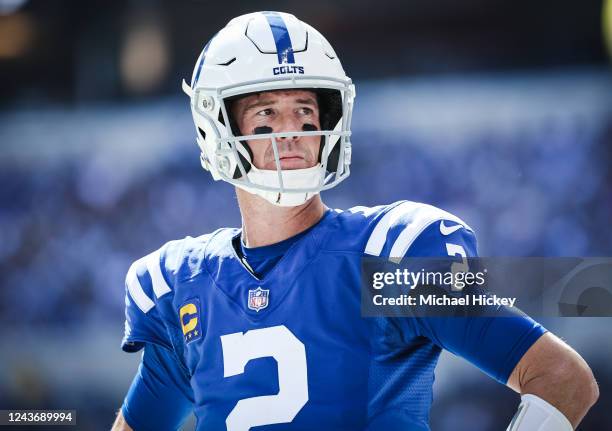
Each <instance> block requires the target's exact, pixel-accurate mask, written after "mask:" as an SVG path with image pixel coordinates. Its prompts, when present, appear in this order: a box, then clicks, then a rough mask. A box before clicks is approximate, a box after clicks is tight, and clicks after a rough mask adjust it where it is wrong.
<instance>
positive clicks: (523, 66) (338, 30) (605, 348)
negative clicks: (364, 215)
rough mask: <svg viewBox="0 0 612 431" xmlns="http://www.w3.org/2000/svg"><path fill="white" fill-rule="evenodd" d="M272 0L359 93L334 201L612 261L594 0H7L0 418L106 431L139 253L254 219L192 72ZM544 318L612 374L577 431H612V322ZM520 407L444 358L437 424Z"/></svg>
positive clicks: (0, 24) (484, 243) (462, 426)
mask: <svg viewBox="0 0 612 431" xmlns="http://www.w3.org/2000/svg"><path fill="white" fill-rule="evenodd" d="M261 9H267V10H275V9H276V10H283V11H288V12H292V13H294V14H296V15H297V16H298V17H300V18H302V19H304V20H305V21H307V22H309V23H310V24H312V25H314V26H315V27H316V28H318V29H319V30H320V31H321V32H322V33H323V34H325V35H326V36H327V38H328V39H329V40H330V42H331V43H332V45H333V46H334V48H335V49H336V51H337V52H338V54H339V56H340V58H341V60H342V61H343V64H344V67H345V69H346V71H347V73H348V74H349V76H351V77H352V78H353V79H354V81H355V82H356V85H357V99H356V108H355V115H354V121H353V124H354V128H353V132H354V135H353V136H354V138H353V145H354V147H353V160H354V161H353V165H352V175H351V178H349V180H347V182H345V183H343V184H342V185H341V186H339V187H337V188H336V189H334V190H332V191H330V192H326V193H325V194H324V198H325V200H326V202H327V203H328V205H330V206H332V207H340V208H346V207H350V206H353V205H357V204H363V205H374V204H380V203H390V202H392V201H395V200H399V199H410V200H417V201H424V202H428V203H432V204H434V205H437V206H440V207H442V208H444V209H447V210H449V211H451V212H454V213H455V214H458V215H459V216H461V217H462V218H464V219H465V220H466V221H467V222H468V223H470V225H471V226H472V227H473V228H475V230H476V232H477V236H478V239H479V249H480V253H481V254H482V255H486V256H611V245H612V229H611V228H610V226H611V222H612V174H611V170H610V167H611V166H612V73H611V70H610V65H609V54H608V52H609V51H610V50H611V49H612V48H611V45H609V44H608V45H606V38H608V40H610V39H612V29H610V28H609V27H608V28H607V29H606V25H605V22H606V20H605V19H604V11H605V10H606V9H605V5H604V4H603V3H602V2H601V1H593V0H588V1H583V2H574V1H570V0H543V1H539V2H527V1H502V0H464V1H461V2H455V1H452V0H438V1H436V2H431V1H424V0H415V1H411V2H393V1H391V0H378V1H376V2H374V1H365V0H352V1H349V0H339V1H334V2H326V1H308V2H303V1H296V0H291V1H282V2H281V1H268V2H260V1H252V2H247V1H242V2H239V1H233V0H227V1H224V2H219V3H215V2H206V1H180V2H176V1H175V2H171V1H169V0H168V1H124V2H112V3H111V2H103V1H88V2H78V1H68V0H56V1H43V0H32V1H25V2H24V1H21V0H2V1H0V94H2V97H1V100H0V184H1V185H0V325H1V326H0V328H1V329H0V365H1V366H0V408H1V409H7V408H22V409H23V408H65V409H69V408H70V409H73V408H76V409H77V410H78V422H79V427H78V428H79V429H83V430H98V429H100V430H102V429H108V428H109V427H110V424H111V423H112V420H113V416H114V411H115V410H116V409H117V408H118V407H119V405H120V403H121V401H122V398H123V395H124V394H125V392H126V390H127V388H128V386H129V384H130V381H131V378H132V376H133V374H134V372H135V370H136V367H137V364H138V361H139V355H128V354H124V353H122V352H121V351H120V349H119V342H120V339H121V336H122V331H123V295H124V293H123V289H124V287H123V278H124V275H125V272H126V270H127V268H128V266H129V264H130V262H131V261H132V260H134V259H135V258H138V257H140V256H142V255H143V254H145V253H147V252H149V251H151V250H153V249H155V248H157V247H158V246H159V245H161V244H162V243H164V242H165V241H167V240H170V239H175V238H180V237H183V236H185V235H198V234H201V233H205V232H208V231H210V230H212V229H215V228H217V227H220V226H224V225H237V224H239V221H240V219H239V215H238V211H237V208H236V203H235V198H234V195H233V191H232V188H231V187H230V186H229V185H227V184H225V183H213V182H212V181H211V180H210V178H209V175H208V174H207V173H205V172H203V171H202V170H201V168H200V166H199V161H198V151H197V147H196V145H195V143H194V139H195V135H194V130H193V126H192V124H191V118H190V112H189V107H188V101H187V99H186V97H184V96H183V94H182V93H181V91H180V85H179V82H180V79H181V78H183V77H185V78H189V77H190V76H191V71H192V67H193V64H194V62H195V59H196V58H197V56H198V54H199V52H200V50H201V48H202V46H203V44H204V42H205V41H207V40H208V39H209V38H210V37H211V36H212V35H213V34H214V33H215V32H216V31H217V30H218V29H219V28H221V27H222V26H223V25H225V23H226V22H227V21H228V20H229V19H230V18H231V17H233V16H235V15H238V14H241V13H245V12H250V11H255V10H261ZM607 10H608V12H607V13H608V15H610V14H612V7H608V9H607ZM307 315H308V310H304V316H305V318H307ZM543 323H544V324H545V325H546V326H547V327H548V328H550V329H551V330H553V331H555V332H556V333H557V334H559V335H560V336H562V337H564V338H565V339H566V340H568V342H570V344H571V345H572V346H574V348H576V349H577V350H578V351H579V352H580V353H581V354H582V355H583V356H584V357H585V358H586V359H587V361H588V362H589V363H590V364H591V366H592V368H593V369H594V372H595V375H596V377H597V378H598V380H599V383H600V388H601V398H600V401H599V403H598V404H597V405H596V407H595V408H594V409H593V410H592V412H591V413H590V414H589V415H588V416H587V418H586V419H585V421H584V423H583V426H582V427H581V429H583V430H605V429H612V414H611V413H610V407H611V406H612V395H611V392H610V390H611V388H612V365H611V358H612V341H611V339H612V329H610V328H611V327H612V326H611V323H612V319H610V318H554V319H552V318H551V319H544V320H543ZM517 402H518V397H517V396H516V395H515V394H514V393H513V392H512V391H511V390H509V389H507V388H505V387H503V386H501V385H499V384H497V383H495V382H494V381H492V380H490V379H489V378H487V377H486V376H484V375H482V374H481V373H480V372H479V371H478V370H476V369H475V368H474V367H472V366H471V365H469V364H467V363H465V362H464V361H462V360H458V359H456V358H453V357H452V356H451V355H449V354H444V355H443V358H442V360H441V363H440V365H439V367H438V371H437V381H436V386H435V392H434V406H433V410H432V429H433V430H434V431H445V430H453V431H461V430H470V431H478V430H483V431H488V430H500V429H505V425H506V424H507V423H508V422H509V420H510V418H511V416H512V415H513V412H514V411H515V409H516V405H517ZM187 429H189V427H187Z"/></svg>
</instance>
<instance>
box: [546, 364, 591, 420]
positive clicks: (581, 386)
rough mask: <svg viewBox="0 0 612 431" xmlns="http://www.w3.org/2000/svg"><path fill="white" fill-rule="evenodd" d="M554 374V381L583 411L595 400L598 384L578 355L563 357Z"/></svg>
mask: <svg viewBox="0 0 612 431" xmlns="http://www.w3.org/2000/svg"><path fill="white" fill-rule="evenodd" d="M554 374H555V376H554V381H556V382H558V383H557V384H561V385H562V386H563V387H564V389H565V390H566V391H567V395H568V397H571V401H572V402H573V403H574V404H575V405H577V406H580V407H582V409H584V413H586V412H587V411H588V410H589V409H590V408H591V407H592V406H593V405H594V404H595V403H596V402H597V399H598V398H599V386H598V385H597V381H596V380H595V376H594V375H593V371H592V370H591V368H590V367H589V365H588V364H587V363H586V362H585V361H584V359H582V357H581V356H580V355H578V354H575V355H571V356H569V357H566V358H564V360H562V361H561V363H560V364H559V366H558V367H557V370H556V371H555V373H554ZM553 384H555V383H553Z"/></svg>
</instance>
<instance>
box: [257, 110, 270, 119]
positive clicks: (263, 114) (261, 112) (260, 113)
mask: <svg viewBox="0 0 612 431" xmlns="http://www.w3.org/2000/svg"><path fill="white" fill-rule="evenodd" d="M257 115H259V116H262V117H267V116H270V115H272V109H270V108H267V109H262V110H261V111H259V112H258V113H257Z"/></svg>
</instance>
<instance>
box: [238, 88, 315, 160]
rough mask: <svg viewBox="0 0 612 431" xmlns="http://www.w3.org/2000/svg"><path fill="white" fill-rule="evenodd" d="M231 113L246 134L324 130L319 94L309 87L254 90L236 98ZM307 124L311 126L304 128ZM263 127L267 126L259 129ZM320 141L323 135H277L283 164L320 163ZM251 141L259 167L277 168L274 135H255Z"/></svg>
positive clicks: (254, 157)
mask: <svg viewBox="0 0 612 431" xmlns="http://www.w3.org/2000/svg"><path fill="white" fill-rule="evenodd" d="M232 115H233V118H234V119H235V120H236V123H237V125H238V128H239V129H240V131H241V133H242V134H243V135H255V134H257V133H262V132H266V133H271V132H275V133H280V132H301V131H304V130H315V128H316V130H321V125H320V122H319V104H318V103H317V96H316V94H315V93H314V92H312V91H307V90H277V91H265V92H262V93H258V94H252V95H249V96H246V97H243V98H241V99H239V100H237V101H236V102H234V104H233V105H232ZM305 124H308V125H310V126H306V128H304V125H305ZM312 126H314V128H313V127H312ZM260 127H262V128H264V129H259V128H260ZM266 128H270V129H272V130H270V129H266ZM320 142H321V137H320V136H292V137H288V138H276V143H277V146H278V156H279V158H280V164H281V168H282V169H305V168H311V167H313V166H314V165H316V164H317V163H318V158H319V144H320ZM248 143H249V147H250V148H251V151H252V152H253V164H254V165H255V167H256V168H258V169H266V170H276V161H275V159H274V150H273V147H272V140H271V139H253V140H250V141H248Z"/></svg>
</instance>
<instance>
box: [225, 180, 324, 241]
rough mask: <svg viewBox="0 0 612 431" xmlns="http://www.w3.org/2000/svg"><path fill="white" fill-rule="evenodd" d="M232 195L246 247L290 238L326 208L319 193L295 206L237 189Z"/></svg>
mask: <svg viewBox="0 0 612 431" xmlns="http://www.w3.org/2000/svg"><path fill="white" fill-rule="evenodd" d="M236 196H237V197H238V205H239V206H240V213H241V215H242V235H243V241H244V243H245V245H246V246H247V247H262V246H264V245H270V244H276V243H277V242H281V241H283V240H285V239H287V238H291V237H292V236H295V235H297V234H298V233H300V232H303V231H305V230H306V229H308V228H309V227H311V226H314V225H315V224H316V223H317V222H318V221H319V220H321V217H323V214H325V211H326V210H327V207H326V206H325V205H324V204H323V201H321V196H319V195H315V196H314V197H312V198H311V199H310V200H309V201H308V202H306V203H305V204H303V205H300V206H296V207H280V206H276V205H272V204H271V203H269V202H267V201H266V200H265V199H263V198H261V197H259V196H257V195H254V194H251V193H249V192H247V191H244V190H242V189H239V188H237V189H236Z"/></svg>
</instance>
